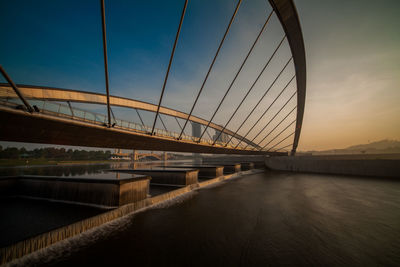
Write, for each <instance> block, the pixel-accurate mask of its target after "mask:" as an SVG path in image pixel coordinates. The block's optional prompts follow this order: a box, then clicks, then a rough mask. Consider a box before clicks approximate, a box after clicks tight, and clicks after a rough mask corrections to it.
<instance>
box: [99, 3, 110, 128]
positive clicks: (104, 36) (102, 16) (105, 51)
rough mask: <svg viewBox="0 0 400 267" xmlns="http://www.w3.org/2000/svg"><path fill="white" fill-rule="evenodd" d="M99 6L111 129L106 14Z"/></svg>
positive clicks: (103, 8)
mask: <svg viewBox="0 0 400 267" xmlns="http://www.w3.org/2000/svg"><path fill="white" fill-rule="evenodd" d="M100 6H101V22H102V23H101V25H102V30H103V55H104V76H105V79H106V94H107V117H108V125H107V126H108V127H111V116H110V91H109V82H108V61H107V37H106V12H105V7H104V0H100Z"/></svg>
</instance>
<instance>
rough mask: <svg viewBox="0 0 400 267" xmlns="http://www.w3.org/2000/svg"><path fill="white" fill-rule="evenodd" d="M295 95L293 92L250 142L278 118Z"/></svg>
mask: <svg viewBox="0 0 400 267" xmlns="http://www.w3.org/2000/svg"><path fill="white" fill-rule="evenodd" d="M296 93H297V92H296V91H295V92H294V93H293V94H292V96H291V97H290V98H289V99H288V100H287V101H286V102H285V104H284V105H283V106H282V107H281V108H280V109H279V110H278V112H276V113H275V115H274V116H273V117H272V118H271V119H270V120H269V121H268V123H267V124H266V125H264V127H263V128H262V129H261V130H260V131H259V132H258V133H257V134H256V136H254V137H253V139H251V142H253V141H254V140H255V139H256V138H257V137H258V136H259V135H260V134H261V133H262V132H263V131H264V130H265V128H267V127H268V125H269V124H270V123H271V122H272V121H273V120H274V119H275V118H276V116H278V115H279V113H280V112H281V111H282V110H283V109H284V108H285V107H286V105H287V104H288V103H289V102H290V100H292V98H293V97H294V96H295V95H296ZM289 114H290V113H289ZM289 114H288V116H289ZM259 144H260V143H258V144H257V145H259ZM246 147H247V146H246Z"/></svg>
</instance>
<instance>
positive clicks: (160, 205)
mask: <svg viewBox="0 0 400 267" xmlns="http://www.w3.org/2000/svg"><path fill="white" fill-rule="evenodd" d="M197 194H198V192H196V191H190V192H187V193H184V194H182V195H179V196H177V197H174V198H171V199H168V200H165V201H163V202H160V203H158V204H155V205H153V206H151V207H149V208H150V209H163V208H169V207H171V206H173V205H176V204H179V203H182V202H185V201H186V200H189V199H191V198H193V197H194V196H195V195H197Z"/></svg>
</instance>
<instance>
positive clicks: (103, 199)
mask: <svg viewBox="0 0 400 267" xmlns="http://www.w3.org/2000/svg"><path fill="white" fill-rule="evenodd" d="M109 177H110V178H104V179H98V178H82V177H68V178H63V177H57V176H34V175H24V176H18V177H3V178H0V192H1V193H2V196H9V197H10V196H19V197H31V198H39V199H47V200H56V201H66V202H73V203H79V204H85V205H96V206H102V207H119V206H122V205H125V204H128V203H133V202H137V201H140V200H143V199H145V198H147V195H148V193H149V181H150V177H149V176H145V175H131V177H125V178H121V179H116V178H114V177H113V175H112V174H110V175H109Z"/></svg>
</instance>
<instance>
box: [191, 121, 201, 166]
mask: <svg viewBox="0 0 400 267" xmlns="http://www.w3.org/2000/svg"><path fill="white" fill-rule="evenodd" d="M200 135H201V125H200V124H198V123H196V122H192V136H193V137H200ZM193 159H194V161H195V162H196V163H200V161H201V154H199V153H193Z"/></svg>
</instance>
